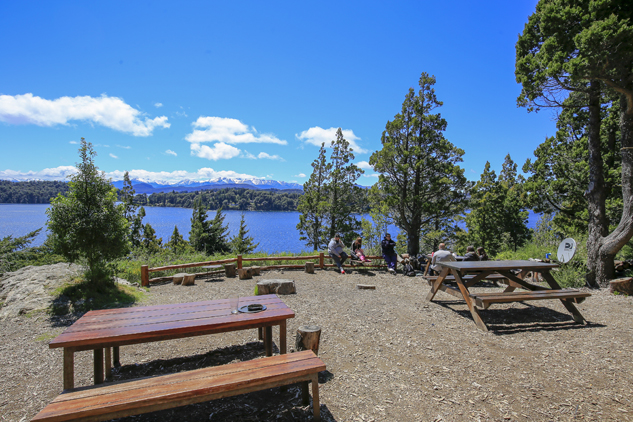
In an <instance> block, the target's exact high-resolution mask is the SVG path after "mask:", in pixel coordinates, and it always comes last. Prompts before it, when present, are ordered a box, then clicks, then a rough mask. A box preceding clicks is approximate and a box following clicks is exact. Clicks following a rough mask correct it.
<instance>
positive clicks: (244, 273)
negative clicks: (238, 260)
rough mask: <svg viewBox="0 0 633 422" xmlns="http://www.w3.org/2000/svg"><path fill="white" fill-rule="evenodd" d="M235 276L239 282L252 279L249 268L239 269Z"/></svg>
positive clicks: (251, 272)
mask: <svg viewBox="0 0 633 422" xmlns="http://www.w3.org/2000/svg"><path fill="white" fill-rule="evenodd" d="M237 275H238V276H239V278H240V280H248V279H251V278H253V271H251V269H250V268H240V269H239V270H237Z"/></svg>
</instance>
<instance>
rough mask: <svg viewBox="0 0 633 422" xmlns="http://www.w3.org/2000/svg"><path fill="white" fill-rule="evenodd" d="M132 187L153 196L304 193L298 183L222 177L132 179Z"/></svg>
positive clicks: (116, 183) (120, 185) (120, 186)
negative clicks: (233, 190) (232, 190)
mask: <svg viewBox="0 0 633 422" xmlns="http://www.w3.org/2000/svg"><path fill="white" fill-rule="evenodd" d="M131 182H132V186H133V187H134V190H135V191H136V193H144V194H147V195H149V194H152V193H160V192H172V191H175V192H194V191H198V190H214V189H225V188H237V189H255V190H273V189H275V190H284V191H290V190H292V191H303V185H300V184H298V183H289V182H278V181H276V180H262V179H233V178H228V177H220V178H218V179H210V180H206V181H198V180H181V181H179V182H176V183H169V182H166V181H160V180H159V181H147V180H142V179H132V180H131ZM112 185H113V186H114V187H115V188H117V189H121V188H122V187H123V180H117V181H114V182H112Z"/></svg>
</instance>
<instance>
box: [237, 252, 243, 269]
mask: <svg viewBox="0 0 633 422" xmlns="http://www.w3.org/2000/svg"><path fill="white" fill-rule="evenodd" d="M237 269H238V270H241V269H242V255H238V256H237Z"/></svg>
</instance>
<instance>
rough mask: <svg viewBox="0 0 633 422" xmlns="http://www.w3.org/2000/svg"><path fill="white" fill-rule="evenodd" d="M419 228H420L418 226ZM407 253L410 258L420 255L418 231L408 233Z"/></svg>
mask: <svg viewBox="0 0 633 422" xmlns="http://www.w3.org/2000/svg"><path fill="white" fill-rule="evenodd" d="M418 227H419V226H418ZM407 237H408V238H407V242H408V244H407V253H408V254H409V256H418V254H419V253H420V232H419V229H418V230H412V233H408V236H407Z"/></svg>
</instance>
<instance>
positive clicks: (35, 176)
mask: <svg viewBox="0 0 633 422" xmlns="http://www.w3.org/2000/svg"><path fill="white" fill-rule="evenodd" d="M75 173H77V169H76V168H75V167H74V166H60V167H56V168H47V169H44V170H40V171H28V172H20V171H14V170H0V180H67V176H70V175H73V174H75ZM124 173H125V172H124V171H121V170H115V171H112V172H110V173H106V177H108V178H110V179H112V180H123V174H124ZM129 174H130V178H131V179H137V180H143V181H145V182H156V181H162V182H168V183H175V182H180V181H181V180H185V179H188V180H196V181H203V180H213V179H218V178H220V177H228V178H232V179H265V178H266V177H257V176H252V175H250V174H244V173H237V172H234V171H226V170H222V171H215V170H213V169H212V168H208V167H203V168H201V169H199V170H198V171H196V172H188V171H185V170H176V171H172V172H167V171H161V172H153V171H147V170H140V169H136V170H130V171H129ZM268 178H269V177H268Z"/></svg>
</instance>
